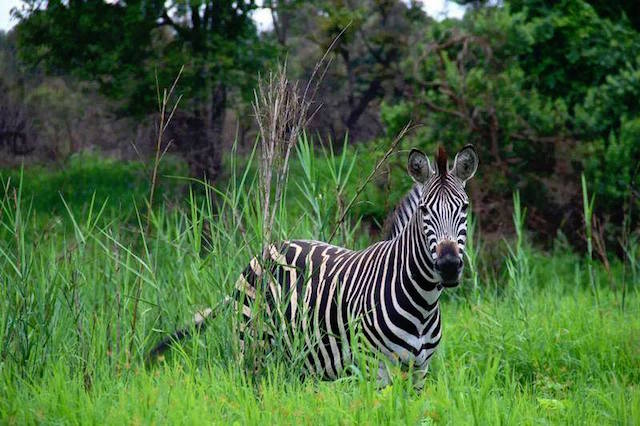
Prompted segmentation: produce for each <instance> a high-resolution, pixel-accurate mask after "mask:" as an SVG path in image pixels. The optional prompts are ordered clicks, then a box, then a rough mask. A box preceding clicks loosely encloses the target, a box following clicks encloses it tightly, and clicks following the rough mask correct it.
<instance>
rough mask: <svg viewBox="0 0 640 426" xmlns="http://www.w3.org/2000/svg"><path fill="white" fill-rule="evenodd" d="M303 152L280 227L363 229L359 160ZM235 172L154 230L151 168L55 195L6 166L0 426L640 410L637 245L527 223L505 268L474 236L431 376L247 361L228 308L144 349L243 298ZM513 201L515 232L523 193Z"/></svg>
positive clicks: (249, 217)
mask: <svg viewBox="0 0 640 426" xmlns="http://www.w3.org/2000/svg"><path fill="white" fill-rule="evenodd" d="M298 147H299V150H298V156H297V160H296V163H295V164H294V165H293V167H292V172H291V173H292V174H291V178H290V179H289V184H288V192H287V196H286V197H285V201H284V202H283V203H284V204H283V206H284V207H286V208H282V209H280V213H279V215H278V220H277V224H276V229H274V235H275V236H276V238H283V237H285V236H286V237H295V238H320V239H326V238H328V236H329V235H331V233H332V230H333V229H334V228H335V227H336V226H337V227H338V231H337V232H336V237H335V238H334V241H333V242H334V243H338V244H344V245H347V246H349V247H355V248H360V247H363V246H365V245H367V244H369V243H370V242H371V237H369V235H368V232H366V231H365V228H364V227H363V226H362V224H361V222H360V221H359V220H358V217H359V213H354V214H352V215H349V216H348V217H349V220H347V221H346V223H343V224H339V223H338V219H339V217H340V216H341V214H342V212H343V209H344V208H345V206H346V205H348V203H349V202H350V201H351V200H352V199H353V197H354V195H355V193H356V191H357V189H358V187H359V184H360V182H361V179H362V177H361V176H359V175H357V173H354V170H360V169H365V170H366V168H367V167H369V166H370V163H368V162H366V161H365V160H363V158H362V157H357V156H353V155H351V151H347V150H345V151H344V154H341V155H338V154H335V155H334V154H333V153H332V152H331V151H326V152H325V154H324V155H316V154H314V153H313V151H312V150H310V149H309V146H308V145H307V144H305V143H304V142H303V143H301V144H299V145H298ZM232 158H233V157H232ZM109 167H111V166H109ZM136 167H137V166H136ZM229 167H230V179H229V184H228V187H226V188H212V187H205V189H203V186H202V185H199V184H195V185H196V186H197V187H198V188H197V189H196V190H194V191H190V192H187V194H186V197H185V198H186V199H184V200H178V201H175V199H174V201H170V200H171V199H170V198H165V199H164V201H163V202H160V203H158V204H157V205H155V206H154V207H153V208H152V209H151V213H150V216H149V219H148V220H149V225H148V226H147V225H146V223H147V212H148V211H147V208H146V206H145V204H144V196H143V195H142V194H144V191H145V189H144V180H136V179H134V178H132V175H129V174H127V173H124V169H123V170H121V172H122V173H121V176H120V177H119V178H118V181H120V180H122V182H126V183H127V185H129V184H132V187H128V186H127V188H128V189H124V190H122V191H121V194H120V195H115V196H114V195H110V196H109V199H108V200H107V199H106V197H104V198H103V199H102V200H104V201H101V200H98V197H95V198H92V195H91V194H89V193H87V194H85V196H82V197H81V196H80V195H78V194H76V199H77V201H76V202H74V203H70V202H68V201H67V202H66V204H65V203H62V204H61V206H62V208H60V205H58V204H56V205H57V207H56V208H55V209H53V208H49V207H47V205H45V204H43V203H44V201H43V200H42V199H38V197H39V195H36V194H38V185H36V184H33V183H32V182H34V181H36V180H37V176H36V174H39V173H41V171H36V172H34V171H32V170H25V171H24V173H23V176H22V178H21V179H17V180H16V179H15V178H14V179H12V180H11V182H10V183H9V182H7V179H6V174H5V175H4V177H3V181H4V193H3V197H2V204H1V206H0V207H1V212H0V214H1V215H2V220H1V222H0V224H1V226H0V281H1V282H0V341H1V342H3V343H2V346H1V347H0V421H1V422H2V423H9V424H28V423H36V422H52V423H53V422H69V423H82V424H84V423H108V424H120V423H125V422H126V423H148V422H155V423H196V422H197V423H200V422H203V421H204V422H215V423H225V424H226V423H229V422H238V423H240V424H244V423H274V422H277V423H295V424H298V423H309V424H310V423H313V424H316V423H319V422H320V423H332V424H333V423H340V424H345V423H354V422H359V423H367V424H378V423H394V424H395V423H398V422H402V423H408V424H418V423H419V424H432V423H445V424H468V423H475V424H497V423H507V424H533V423H536V424H537V423H577V424H594V423H605V424H636V423H638V422H640V389H639V383H640V340H639V339H638V336H639V335H640V294H639V282H638V281H639V278H640V270H639V269H638V264H637V259H638V256H637V255H638V248H637V247H636V246H633V247H630V248H629V253H630V254H631V255H630V256H629V258H628V259H627V262H626V263H622V262H620V261H612V263H611V265H610V268H609V269H608V270H607V269H606V268H604V267H602V266H601V265H600V263H595V264H593V265H592V264H591V262H588V260H587V259H585V258H584V257H582V256H580V255H577V254H575V253H573V252H572V250H571V248H570V246H568V245H566V244H564V243H563V242H562V241H558V242H557V244H556V245H555V246H554V249H553V250H552V251H550V252H543V251H540V250H537V249H535V248H533V247H532V246H531V244H530V243H529V242H528V239H527V235H526V234H525V233H524V232H519V233H518V234H517V236H516V237H515V239H509V240H508V241H507V240H505V241H504V243H503V245H504V247H505V249H504V253H506V256H505V257H504V259H502V260H501V263H500V264H499V265H498V266H497V267H496V266H495V265H494V263H493V262H494V261H493V260H492V263H491V265H487V264H486V262H487V261H486V260H485V258H487V257H489V256H488V255H489V254H488V253H485V250H486V249H485V247H484V246H483V242H482V236H481V235H473V237H472V241H473V244H471V245H470V247H469V253H468V254H469V259H468V265H467V268H466V271H465V277H464V280H463V282H462V283H461V286H460V287H459V288H458V289H455V290H451V291H447V293H446V294H445V296H444V297H443V308H442V309H443V340H442V343H441V347H440V348H439V349H438V353H437V356H436V357H435V358H434V361H433V363H432V369H431V371H430V374H429V376H428V380H427V384H426V386H425V389H424V390H422V391H419V392H418V391H416V390H414V389H413V387H412V385H411V383H410V379H408V378H404V377H405V376H404V374H403V372H401V371H396V372H395V373H396V374H395V377H396V380H395V381H394V384H393V385H392V386H389V387H386V388H384V389H380V388H378V386H377V384H376V381H375V379H374V378H373V377H370V376H369V375H368V374H367V373H366V372H365V370H363V369H352V370H351V372H352V374H351V375H349V376H346V377H344V378H342V379H340V380H338V381H336V382H325V381H320V380H317V379H315V378H306V379H303V378H301V377H300V374H299V373H300V371H299V370H298V369H297V367H296V365H295V363H293V364H292V363H290V362H288V361H287V360H284V359H282V358H281V357H280V356H278V355H279V351H278V348H277V347H276V348H273V349H274V350H273V352H272V354H271V355H270V356H268V357H267V359H266V363H265V365H264V366H263V368H261V369H260V370H259V371H258V372H257V373H255V374H254V373H246V372H245V371H244V369H243V368H242V367H240V366H238V365H237V364H236V362H235V357H234V353H233V341H234V340H233V336H232V335H231V331H230V327H229V324H230V315H231V314H230V312H228V311H227V310H224V309H222V310H221V311H220V313H219V315H218V317H217V318H216V319H215V320H213V321H212V322H211V324H210V326H209V328H208V329H207V330H206V331H205V332H203V333H201V334H199V335H198V337H197V338H194V339H192V340H190V341H188V342H186V343H185V344H184V346H178V347H176V348H175V349H174V350H173V351H172V353H171V354H169V356H167V358H166V359H165V360H164V361H162V362H160V363H157V364H147V363H146V362H145V356H146V353H147V352H148V350H149V348H150V347H151V345H152V344H153V343H154V342H156V341H157V340H158V339H159V338H160V337H162V336H163V335H164V333H165V332H168V331H172V330H174V329H175V328H176V327H178V326H181V325H183V324H184V323H186V322H187V321H188V319H189V318H191V316H192V314H193V312H194V311H195V310H196V309H198V308H202V307H205V306H213V305H216V304H217V303H218V302H219V301H220V300H222V299H223V298H224V297H225V296H226V295H228V294H230V293H231V288H232V286H233V282H234V281H235V278H236V277H237V275H238V273H239V272H240V271H241V270H242V268H243V267H244V265H245V264H246V262H247V261H248V260H249V258H250V256H251V255H253V254H255V253H257V252H258V250H259V249H260V246H261V241H260V238H259V237H257V236H260V235H262V233H261V229H260V226H261V224H260V223H261V222H260V220H259V218H260V214H261V212H260V208H259V203H258V202H257V194H256V188H255V187H256V182H255V177H254V175H253V174H252V172H251V167H249V168H246V169H245V168H238V167H237V165H236V164H235V163H234V162H233V161H231V162H230V164H229ZM165 173H166V174H171V173H170V172H165ZM99 175H100V178H101V179H106V180H107V181H108V174H105V173H99ZM82 179H83V178H82V177H78V178H77V180H78V181H84V182H90V181H91V180H90V179H89V178H87V179H86V180H82ZM407 179H408V178H407ZM42 181H43V182H45V183H43V184H42V185H51V183H50V180H42ZM166 181H167V180H165V182H166ZM168 181H169V182H176V183H182V182H184V180H178V179H168ZM21 182H22V183H21ZM47 182H49V183H47ZM136 182H138V183H136ZM29 185H31V186H30V187H29ZM89 186H90V185H89ZM170 186H171V185H170ZM110 187H111V186H110V184H109V185H105V191H108V189H109V188H110ZM373 187H374V188H375V185H374V186H373ZM29 188H30V189H29ZM116 188H119V186H116ZM27 189H28V190H27ZM29 191H32V192H29ZM48 191H53V189H50V190H48ZM118 191H120V190H118ZM168 191H171V189H168ZM367 191H370V189H367ZM380 191H383V189H380ZM71 192H73V191H71ZM29 193H30V194H33V197H35V198H33V197H32V198H30V197H29V196H28V195H27V194H29ZM123 194H126V196H125V195H123ZM136 194H138V195H139V198H136V197H137V195H136ZM106 195H109V194H106ZM380 196H381V197H384V195H380ZM63 197H64V196H63ZM363 197H365V201H364V202H366V195H363ZM64 198H69V197H64ZM114 198H115V199H116V200H121V201H119V202H118V203H116V204H114ZM92 199H93V202H92V201H91V200H92ZM157 199H160V198H157ZM50 200H51V201H50V202H51V203H58V202H59V201H58V200H61V198H58V197H51V199H50ZM357 204H358V203H354V204H353V205H357ZM214 205H215V206H216V208H213V206H214ZM30 206H31V207H32V208H30ZM515 211H516V215H515V222H516V229H520V231H522V226H521V224H522V217H523V215H524V214H525V210H524V208H521V207H520V206H519V198H518V197H515ZM356 212H357V211H356ZM518 224H520V225H518ZM623 290H624V291H623ZM596 295H597V298H596Z"/></svg>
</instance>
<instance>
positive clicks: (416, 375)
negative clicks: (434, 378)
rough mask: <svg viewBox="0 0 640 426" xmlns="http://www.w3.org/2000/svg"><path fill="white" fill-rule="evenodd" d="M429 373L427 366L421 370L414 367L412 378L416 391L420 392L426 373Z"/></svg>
mask: <svg viewBox="0 0 640 426" xmlns="http://www.w3.org/2000/svg"><path fill="white" fill-rule="evenodd" d="M428 371H429V364H427V365H426V366H424V367H422V368H418V367H415V368H414V369H413V373H412V377H413V387H414V388H415V389H416V390H422V389H423V388H424V383H425V381H426V378H427V372H428Z"/></svg>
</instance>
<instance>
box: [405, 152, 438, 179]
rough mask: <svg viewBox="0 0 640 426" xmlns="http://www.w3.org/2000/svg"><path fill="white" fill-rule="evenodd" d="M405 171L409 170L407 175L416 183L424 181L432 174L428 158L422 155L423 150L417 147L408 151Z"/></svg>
mask: <svg viewBox="0 0 640 426" xmlns="http://www.w3.org/2000/svg"><path fill="white" fill-rule="evenodd" d="M407 171H408V172H409V176H411V178H412V179H413V180H414V181H416V182H418V183H425V182H426V181H427V179H429V177H430V176H431V175H432V174H433V169H432V168H431V163H429V158H428V157H427V156H426V155H424V152H422V151H420V150H418V149H412V150H411V152H410V153H409V162H408V164H407Z"/></svg>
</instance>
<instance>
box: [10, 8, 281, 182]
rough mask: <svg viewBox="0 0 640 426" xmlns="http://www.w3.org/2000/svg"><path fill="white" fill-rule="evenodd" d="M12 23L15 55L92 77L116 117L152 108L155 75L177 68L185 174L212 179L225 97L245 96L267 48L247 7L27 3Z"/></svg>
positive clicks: (166, 75) (177, 126) (163, 77)
mask: <svg viewBox="0 0 640 426" xmlns="http://www.w3.org/2000/svg"><path fill="white" fill-rule="evenodd" d="M25 3H26V6H27V7H26V9H25V10H24V11H23V12H21V13H19V14H18V16H19V18H20V23H19V24H18V26H17V32H18V40H19V46H20V51H21V54H22V58H23V59H24V60H25V61H26V62H27V63H30V64H31V65H34V66H37V65H42V66H43V67H44V69H45V70H46V71H47V72H48V73H52V74H57V73H71V74H72V75H74V76H77V77H79V78H82V79H88V80H95V81H97V82H98V83H99V85H100V88H101V91H102V92H103V93H104V94H106V95H108V96H110V97H112V98H115V99H118V100H120V101H121V102H122V109H121V113H123V114H137V115H143V114H147V113H149V112H151V111H154V110H156V109H157V99H156V76H157V79H158V81H159V82H160V86H161V87H165V86H167V85H168V84H170V82H171V81H173V79H174V78H175V75H176V74H177V72H178V70H179V69H180V68H181V66H183V65H184V72H183V74H182V77H181V80H180V89H181V91H182V92H183V95H184V99H185V102H184V104H183V106H182V109H181V111H182V112H181V114H179V115H177V116H176V117H175V122H174V128H173V130H174V132H173V133H174V135H175V137H176V144H177V145H178V148H179V149H180V150H181V151H182V152H183V154H185V156H186V158H187V160H188V161H189V163H190V164H191V168H192V172H193V173H194V174H195V175H198V176H202V175H203V174H206V175H207V176H208V177H209V178H214V177H215V175H216V173H217V172H218V169H219V162H220V155H221V153H220V144H221V141H220V136H221V134H222V129H223V123H224V117H225V111H226V110H227V107H228V101H229V97H230V96H239V97H245V98H246V97H248V96H249V95H250V93H251V89H252V88H253V82H254V79H255V76H256V75H257V72H258V70H259V69H261V68H262V66H263V64H264V62H265V61H266V60H268V59H269V58H270V57H271V54H272V52H273V49H272V48H271V46H270V45H268V44H267V43H264V42H263V41H261V40H260V39H259V37H258V34H257V30H256V28H255V25H254V23H253V21H252V20H251V17H250V13H251V11H252V10H253V9H254V8H255V4H254V2H253V1H231V0H176V1H173V2H163V1H158V0H129V1H124V0H119V1H115V2H108V3H107V2H104V1H99V0H70V1H69V2H67V3H63V2H62V1H60V0H53V1H49V2H45V3H42V2H39V1H38V0H26V2H25Z"/></svg>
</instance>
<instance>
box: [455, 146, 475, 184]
mask: <svg viewBox="0 0 640 426" xmlns="http://www.w3.org/2000/svg"><path fill="white" fill-rule="evenodd" d="M476 170H478V154H477V153H476V149H475V148H474V147H473V145H467V146H465V147H464V148H462V150H460V152H459V153H458V154H457V155H456V159H455V160H454V161H453V167H452V168H451V170H450V172H451V173H453V175H454V176H457V177H458V179H460V180H461V181H462V183H463V184H465V183H467V181H468V180H469V179H471V178H472V177H473V175H475V174H476Z"/></svg>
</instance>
